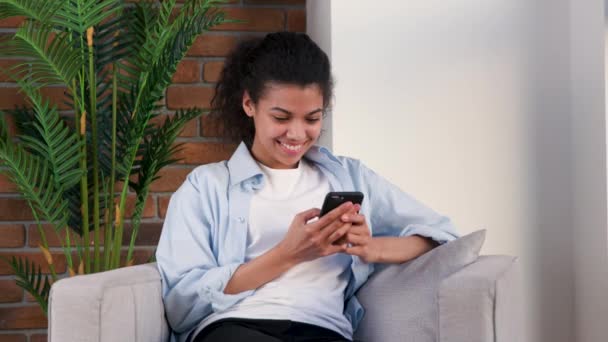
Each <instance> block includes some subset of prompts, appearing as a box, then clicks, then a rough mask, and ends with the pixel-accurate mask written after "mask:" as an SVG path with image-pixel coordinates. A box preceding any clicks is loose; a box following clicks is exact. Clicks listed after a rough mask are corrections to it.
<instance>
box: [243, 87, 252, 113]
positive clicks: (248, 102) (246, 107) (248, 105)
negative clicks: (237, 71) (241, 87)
mask: <svg viewBox="0 0 608 342" xmlns="http://www.w3.org/2000/svg"><path fill="white" fill-rule="evenodd" d="M243 111H245V114H247V116H248V117H250V118H251V117H253V114H254V113H255V105H254V103H253V99H252V98H251V96H249V92H248V91H247V90H245V92H244V93H243Z"/></svg>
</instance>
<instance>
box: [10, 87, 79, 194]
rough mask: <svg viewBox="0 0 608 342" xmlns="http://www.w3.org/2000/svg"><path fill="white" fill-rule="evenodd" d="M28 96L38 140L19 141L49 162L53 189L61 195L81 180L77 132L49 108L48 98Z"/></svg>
mask: <svg viewBox="0 0 608 342" xmlns="http://www.w3.org/2000/svg"><path fill="white" fill-rule="evenodd" d="M29 95H30V101H31V103H32V105H33V107H34V114H35V116H34V119H35V121H34V122H33V123H32V125H33V126H34V128H35V129H36V131H37V133H38V134H37V136H39V137H40V138H39V139H38V138H36V136H32V135H21V136H19V138H20V139H21V141H22V142H23V143H24V145H25V146H28V147H30V148H31V149H32V150H34V151H36V152H37V154H38V155H40V156H41V157H42V158H44V159H45V160H46V161H47V162H48V164H49V167H50V169H51V171H52V172H53V179H54V180H55V181H56V184H55V185H56V188H57V190H58V191H61V192H63V190H64V189H66V188H69V187H71V186H74V185H76V184H78V182H79V181H80V176H81V171H80V169H79V168H78V161H79V159H80V148H81V143H80V142H79V140H78V137H77V136H76V133H75V132H74V131H73V130H71V129H70V128H69V127H68V125H67V124H66V123H65V122H64V121H63V119H62V117H61V115H60V114H59V112H58V111H57V108H56V107H54V106H50V104H49V100H48V99H43V98H42V96H41V95H40V93H38V92H32V93H30V94H29Z"/></svg>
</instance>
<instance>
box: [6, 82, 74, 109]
mask: <svg viewBox="0 0 608 342" xmlns="http://www.w3.org/2000/svg"><path fill="white" fill-rule="evenodd" d="M41 92H42V95H43V97H45V98H49V99H50V100H51V104H55V105H57V108H59V109H70V107H69V106H68V105H67V104H65V103H64V102H65V97H64V95H63V93H64V92H65V88H61V87H47V88H43V89H42V91H41ZM23 105H27V102H26V99H25V96H24V94H23V93H21V92H19V89H18V88H0V109H14V108H15V106H23Z"/></svg>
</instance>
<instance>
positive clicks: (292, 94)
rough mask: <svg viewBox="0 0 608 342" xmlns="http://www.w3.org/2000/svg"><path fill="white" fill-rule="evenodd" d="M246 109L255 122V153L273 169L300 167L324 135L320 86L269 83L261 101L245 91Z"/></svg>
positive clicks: (259, 159) (244, 106) (253, 148)
mask: <svg viewBox="0 0 608 342" xmlns="http://www.w3.org/2000/svg"><path fill="white" fill-rule="evenodd" d="M243 110H244V111H245V113H246V114H247V116H249V117H251V118H253V123H254V125H255V136H254V138H253V145H252V148H251V153H252V154H253V156H254V158H255V159H256V160H258V161H259V162H261V163H262V164H264V165H266V166H268V167H270V168H273V169H289V168H295V167H297V165H298V162H299V161H300V159H302V156H304V154H305V153H306V151H308V149H309V148H310V147H311V146H312V145H314V144H315V142H316V141H317V139H318V138H319V135H320V134H321V123H322V121H323V117H322V116H323V94H322V92H321V89H320V88H319V86H317V85H308V86H305V87H301V86H299V85H293V84H281V83H271V84H268V85H267V86H266V88H265V91H264V93H263V94H262V96H261V97H260V99H259V101H258V102H257V103H254V102H253V100H252V99H251V97H250V96H249V94H248V93H247V92H245V94H244V95H243Z"/></svg>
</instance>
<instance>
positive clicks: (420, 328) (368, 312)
mask: <svg viewBox="0 0 608 342" xmlns="http://www.w3.org/2000/svg"><path fill="white" fill-rule="evenodd" d="M485 233H486V231H485V230H478V231H476V232H473V233H471V234H469V235H466V236H463V237H461V238H458V239H456V240H453V241H451V242H448V243H445V244H443V245H441V246H438V247H436V248H435V249H433V250H431V251H429V252H428V253H425V254H423V255H421V256H419V257H418V258H416V259H414V260H412V261H409V262H407V263H404V264H398V265H396V264H391V265H376V272H374V273H373V274H372V276H371V277H370V278H369V279H368V280H367V282H366V283H365V284H364V285H363V286H362V287H361V289H359V291H358V292H357V293H356V296H357V299H359V301H360V302H361V305H363V307H364V308H365V315H364V316H363V320H362V321H361V323H360V325H359V327H358V329H357V331H356V332H355V336H354V338H355V340H357V341H364V342H410V341H411V342H427V341H428V342H435V341H437V340H438V336H439V333H438V326H439V313H438V309H437V291H438V289H439V284H440V282H441V280H443V279H444V278H445V277H447V276H449V275H450V274H452V273H454V272H456V271H458V270H459V269H461V268H462V267H464V266H466V265H468V264H470V263H472V262H474V261H475V260H476V259H477V257H478V255H479V250H480V249H481V246H482V245H483V242H484V241H485Z"/></svg>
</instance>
